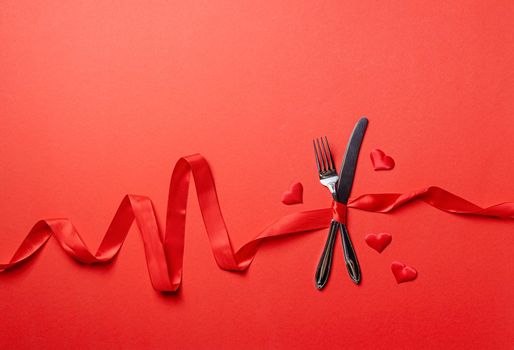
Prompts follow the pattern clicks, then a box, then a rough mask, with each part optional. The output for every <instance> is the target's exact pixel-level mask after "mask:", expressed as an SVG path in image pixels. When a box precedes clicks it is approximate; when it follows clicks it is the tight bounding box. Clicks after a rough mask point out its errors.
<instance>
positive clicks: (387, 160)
mask: <svg viewBox="0 0 514 350" xmlns="http://www.w3.org/2000/svg"><path fill="white" fill-rule="evenodd" d="M370 158H371V163H372V164H373V168H374V169H375V170H391V169H392V168H394V159H393V158H391V157H390V156H388V155H386V154H385V153H384V152H383V151H382V150H379V149H378V148H374V149H373V150H371V153H370Z"/></svg>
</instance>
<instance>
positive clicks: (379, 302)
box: [0, 0, 514, 349]
mask: <svg viewBox="0 0 514 350" xmlns="http://www.w3.org/2000/svg"><path fill="white" fill-rule="evenodd" d="M143 3H146V2H141V1H97V2H94V1H82V2H81V1H77V2H72V3H66V2H60V1H55V2H54V1H46V2H34V1H3V2H2V4H1V5H0V118H1V124H0V125H1V126H0V161H1V165H2V171H1V172H0V183H1V187H0V196H1V197H0V198H1V204H0V206H1V207H0V210H1V213H2V214H1V215H2V221H1V222H0V240H1V244H0V257H1V260H2V261H4V262H6V261H7V260H8V259H9V257H10V256H11V254H12V253H13V252H14V250H15V249H16V247H17V246H18V244H19V243H20V242H21V240H22V239H23V237H24V236H25V234H26V233H27V232H28V231H29V229H30V228H31V226H32V225H33V224H34V223H35V222H36V221H37V220H38V219H41V218H54V217H70V218H71V219H72V220H73V222H74V224H75V226H76V227H77V228H78V229H79V231H80V233H81V234H82V235H83V237H84V240H85V241H86V242H87V243H88V244H89V246H90V247H92V248H93V249H94V248H96V247H97V245H98V244H99V242H100V240H101V238H102V237H103V234H104V233H105V231H106V229H107V226H108V224H109V222H110V220H111V218H112V216H113V215H114V212H115V210H116V208H117V206H118V204H119V201H120V200H121V199H122V197H123V195H125V194H126V193H134V194H144V195H149V196H150V197H151V198H152V199H153V200H154V202H155V205H156V208H157V210H158V211H159V213H160V214H161V221H163V219H164V209H165V205H166V203H165V201H166V196H167V185H168V180H169V176H170V172H171V169H172V166H173V164H174V162H175V161H176V159H178V158H179V157H180V156H183V155H187V154H191V153H196V152H200V153H202V154H203V155H204V156H206V157H207V159H208V160H209V161H210V164H211V166H212V168H213V172H214V176H215V179H216V184H217V187H218V193H219V197H220V201H221V205H222V209H223V213H224V216H225V219H226V221H227V224H228V226H229V229H230V233H231V237H232V239H233V243H234V245H235V247H240V246H241V245H242V244H243V243H244V242H246V241H247V240H249V239H250V238H251V237H253V236H254V235H255V234H256V233H257V232H259V231H260V230H261V229H262V228H264V227H265V226H266V225H267V224H269V223H270V222H271V221H273V220H275V219H276V218H278V217H280V216H282V215H285V214H287V213H290V212H293V211H297V210H303V209H311V208H318V207H326V206H327V205H329V202H330V201H329V196H328V192H327V191H326V190H325V189H324V188H322V187H321V186H320V185H319V183H318V181H317V176H316V173H315V168H314V160H313V155H312V149H311V143H310V142H311V139H312V138H313V137H316V136H319V135H325V134H326V135H327V136H328V138H329V140H330V141H331V143H332V147H333V149H334V150H335V151H336V156H337V162H338V163H339V162H340V160H341V156H342V153H343V151H344V147H345V145H346V141H347V138H348V135H349V133H350V131H351V129H352V127H353V124H354V123H355V121H356V120H357V119H358V117H360V116H362V115H366V116H368V117H369V119H370V126H369V129H368V132H367V135H366V138H365V140H364V144H363V147H362V152H361V157H360V160H359V168H358V171H357V178H356V181H355V185H354V189H353V195H354V196H355V195H358V194H363V193H372V192H400V191H407V190H410V189H414V188H418V187H423V186H427V185H439V186H442V187H444V188H446V189H448V190H450V191H452V192H455V193H457V194H460V195H462V196H464V197H465V198H468V199H470V200H472V201H474V202H476V203H477V204H481V205H491V204H494V203H498V202H502V201H513V200H514V186H512V178H513V175H514V162H513V161H512V159H514V137H513V135H514V117H513V111H514V73H513V67H514V29H513V28H514V27H513V26H512V23H513V22H514V6H513V3H512V2H510V1H487V2H485V1H452V2H448V3H447V4H441V3H439V4H437V3H434V2H431V1H422V2H418V1H416V2H415V1H412V2H408V3H407V2H404V3H403V4H396V5H391V4H388V3H387V2H375V1H362V0H360V1H355V2H341V1H331V2H326V3H324V4H319V3H318V2H307V1H305V2H302V3H299V2H296V1H289V2H287V1H286V2H273V1H258V2H255V1H252V2H239V1H182V2H179V1H177V2H172V3H167V2H149V3H148V4H143ZM374 147H379V148H381V149H383V150H384V151H386V152H387V153H388V154H391V155H392V156H393V157H394V158H395V160H396V164H397V165H396V168H395V169H394V170H393V171H390V172H374V171H373V170H372V167H371V163H370V161H369V152H370V150H371V149H372V148H374ZM292 181H301V182H302V183H303V184H304V187H305V196H304V201H305V204H303V205H299V206H293V207H286V206H284V205H283V204H281V203H280V197H281V194H282V192H283V191H284V190H285V189H286V188H287V187H288V186H289V184H290V183H291V182H292ZM513 225H514V224H513V223H512V222H509V221H501V220H494V219H477V218H469V217H461V216H453V215H450V214H447V213H443V212H440V211H438V210H436V209H434V208H431V207H429V206H427V205H425V204H422V203H416V204H414V205H412V206H409V207H408V208H404V209H400V210H398V211H397V212H395V213H392V214H390V215H383V214H373V213H365V212H360V211H357V210H352V211H351V212H350V213H349V228H350V232H351V234H352V237H353V241H354V245H355V248H356V251H357V254H358V256H359V260H360V262H361V265H362V269H363V281H362V285H361V286H359V287H356V286H355V285H353V284H352V283H351V282H350V280H349V279H348V277H347V275H346V271H345V267H344V265H343V263H342V253H341V248H340V242H339V241H338V242H337V249H336V253H335V260H334V266H333V270H332V278H331V280H330V281H329V284H328V286H327V288H326V289H325V290H324V291H323V292H319V291H317V290H316V289H315V288H314V282H313V275H314V269H315V265H316V263H317V260H318V257H319V254H320V252H321V249H322V246H323V244H324V241H325V237H326V231H325V230H323V231H319V232H316V233H312V234H306V235H302V236H297V237H292V238H289V239H281V240H279V241H276V242H273V243H270V244H267V245H265V246H263V247H262V248H261V250H260V252H259V253H258V255H257V258H256V259H255V261H254V264H253V265H252V266H251V268H250V269H249V271H248V272H247V273H246V274H234V273H228V272H225V271H222V270H220V269H219V268H218V267H217V266H216V264H215V262H214V260H213V257H212V254H211V251H210V246H209V244H208V240H207V237H206V234H205V231H204V228H203V223H202V221H201V216H200V212H199V209H198V204H197V202H196V201H195V200H191V202H190V204H189V212H188V221H187V234H186V236H187V237H186V248H185V262H184V269H185V272H184V283H183V288H182V290H181V292H180V293H178V294H177V295H166V296H164V295H161V294H159V293H156V292H155V291H154V290H153V289H152V287H151V285H150V280H149V277H148V273H147V268H146V265H145V258H144V253H143V246H142V242H141V239H140V237H139V235H138V232H137V229H135V228H132V230H131V232H130V233H129V235H128V238H127V241H126V243H125V245H124V247H123V249H122V251H121V253H120V255H119V257H118V258H117V259H116V261H115V262H113V263H111V264H107V265H103V266H93V267H91V266H85V265H80V264H78V263H76V262H75V261H73V260H72V259H71V258H69V257H68V256H67V255H66V254H65V253H64V252H63V251H62V250H61V249H60V248H59V246H58V244H57V243H56V241H55V240H53V239H51V240H50V241H49V242H48V244H47V245H46V247H45V248H44V249H43V251H42V252H41V253H40V254H38V255H37V256H36V257H35V258H34V259H32V260H31V261H30V262H29V263H27V264H24V265H23V266H22V267H20V268H16V269H14V270H12V271H10V272H4V273H2V274H0V299H1V300H2V302H1V303H0V314H1V319H0V344H1V345H2V347H3V348H14V347H17V348H25V347H27V348H29V347H31V348H43V347H46V348H56V347H57V348H61V347H62V348H64V347H69V346H70V345H71V344H74V347H75V348H97V347H98V346H102V347H107V346H109V347H114V348H136V347H138V348H143V347H152V348H210V349H213V348H226V349H232V348H245V349H261V348H333V347H343V346H344V347H346V348H406V349H412V348H462V349H469V348H482V349H484V348H494V349H502V348H512V346H513V344H514V298H513V295H514V294H513V292H512V290H513V288H514V279H513V278H512V271H513V269H514V260H513V259H512V252H513V247H514V236H513V228H514V226H513ZM376 232H389V233H391V234H392V235H393V242H392V244H391V245H390V246H389V247H388V248H387V249H386V250H385V251H384V252H383V253H382V254H378V253H377V252H375V251H373V250H372V249H370V248H369V247H368V246H367V245H366V244H365V243H364V236H365V235H366V234H368V233H376ZM393 260H398V261H401V262H404V263H407V264H409V265H412V266H414V267H415V268H416V269H417V270H418V272H419V277H418V279H417V280H416V281H414V282H411V283H406V284H401V285H397V284H396V282H395V280H394V277H393V275H392V274H391V271H390V263H391V262H392V261H393Z"/></svg>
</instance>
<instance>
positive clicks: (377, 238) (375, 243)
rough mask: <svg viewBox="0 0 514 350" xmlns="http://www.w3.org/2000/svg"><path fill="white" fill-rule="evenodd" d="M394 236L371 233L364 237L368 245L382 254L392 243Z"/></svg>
mask: <svg viewBox="0 0 514 350" xmlns="http://www.w3.org/2000/svg"><path fill="white" fill-rule="evenodd" d="M392 239H393V236H391V235H390V234H389V233H378V234H375V233H370V234H369V235H366V237H364V240H365V241H366V243H367V244H368V245H369V246H370V247H371V248H373V249H375V250H376V251H377V252H379V253H382V251H383V250H384V249H385V247H387V246H388V245H389V243H391V240H392Z"/></svg>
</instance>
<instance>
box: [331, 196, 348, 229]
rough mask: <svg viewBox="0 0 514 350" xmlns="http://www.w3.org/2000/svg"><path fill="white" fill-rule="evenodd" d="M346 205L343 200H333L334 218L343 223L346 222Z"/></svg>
mask: <svg viewBox="0 0 514 350" xmlns="http://www.w3.org/2000/svg"><path fill="white" fill-rule="evenodd" d="M346 209H347V207H346V205H345V204H343V203H341V202H336V201H333V202H332V219H334V220H335V221H337V222H340V223H341V224H346Z"/></svg>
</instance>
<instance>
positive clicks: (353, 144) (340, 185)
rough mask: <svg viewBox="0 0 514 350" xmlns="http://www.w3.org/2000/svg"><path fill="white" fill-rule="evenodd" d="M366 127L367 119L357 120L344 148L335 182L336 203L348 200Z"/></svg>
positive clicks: (344, 202)
mask: <svg viewBox="0 0 514 350" xmlns="http://www.w3.org/2000/svg"><path fill="white" fill-rule="evenodd" d="M367 127H368V119H367V118H361V119H359V121H358V122H357V124H355V127H354V129H353V132H352V135H351V136H350V140H349V141H348V145H347V146H346V152H345V155H344V158H343V163H342V165H341V172H340V173H339V181H338V182H337V201H338V202H341V203H343V204H348V198H350V193H351V191H352V186H353V179H354V178H355V170H356V168H357V159H358V158H359V151H360V148H361V144H362V140H363V139H364V133H365V132H366V128H367Z"/></svg>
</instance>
